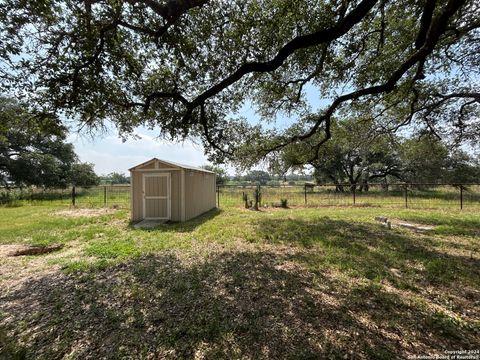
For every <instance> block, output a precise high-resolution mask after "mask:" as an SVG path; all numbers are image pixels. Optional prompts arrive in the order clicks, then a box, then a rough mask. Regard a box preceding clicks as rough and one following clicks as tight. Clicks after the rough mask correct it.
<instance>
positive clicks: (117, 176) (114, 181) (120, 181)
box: [100, 172, 130, 185]
mask: <svg viewBox="0 0 480 360" xmlns="http://www.w3.org/2000/svg"><path fill="white" fill-rule="evenodd" d="M100 184H105V185H106V184H110V185H127V184H130V176H126V175H125V174H121V173H117V172H111V173H109V174H106V175H101V176H100Z"/></svg>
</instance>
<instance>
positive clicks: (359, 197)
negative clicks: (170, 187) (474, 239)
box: [217, 183, 480, 209]
mask: <svg viewBox="0 0 480 360" xmlns="http://www.w3.org/2000/svg"><path fill="white" fill-rule="evenodd" d="M257 189H258V191H260V204H259V205H260V206H280V204H281V203H282V200H283V201H284V202H285V200H286V203H287V204H288V206H310V207H315V206H381V207H399V208H458V209H466V208H468V209H480V184H427V183H417V184H368V186H365V185H364V186H360V185H355V186H352V185H350V184H322V185H313V184H305V185H303V186H259V185H245V186H238V185H223V186H219V187H218V189H217V191H218V193H217V198H218V200H217V201H218V202H219V203H220V204H221V205H223V206H238V205H242V204H244V202H245V199H246V200H247V201H248V202H250V201H253V202H254V201H255V190H257ZM245 197H246V198H245Z"/></svg>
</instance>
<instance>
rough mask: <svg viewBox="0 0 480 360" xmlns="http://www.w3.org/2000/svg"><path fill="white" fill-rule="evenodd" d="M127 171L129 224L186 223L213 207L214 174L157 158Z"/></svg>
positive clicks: (214, 202) (214, 200)
mask: <svg viewBox="0 0 480 360" xmlns="http://www.w3.org/2000/svg"><path fill="white" fill-rule="evenodd" d="M129 170H130V184H131V217H132V221H140V220H144V219H145V220H172V221H187V220H189V219H192V218H194V217H196V216H198V215H200V214H203V213H204V212H206V211H208V210H210V209H213V208H215V207H216V198H215V195H216V179H215V173H214V172H211V171H208V170H205V169H200V168H196V167H193V166H188V165H181V164H177V163H173V162H171V161H165V160H159V159H157V158H153V159H151V160H149V161H147V162H144V163H142V164H139V165H137V166H135V167H133V168H131V169H129Z"/></svg>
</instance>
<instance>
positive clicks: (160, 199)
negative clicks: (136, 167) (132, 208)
mask: <svg viewBox="0 0 480 360" xmlns="http://www.w3.org/2000/svg"><path fill="white" fill-rule="evenodd" d="M170 189H171V186H170V174H169V173H165V174H144V175H143V218H144V219H170V212H171V196H170Z"/></svg>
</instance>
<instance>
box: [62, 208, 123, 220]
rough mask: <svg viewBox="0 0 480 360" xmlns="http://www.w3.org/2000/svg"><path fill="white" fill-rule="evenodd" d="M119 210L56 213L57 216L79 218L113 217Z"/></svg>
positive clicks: (81, 209) (91, 209)
mask: <svg viewBox="0 0 480 360" xmlns="http://www.w3.org/2000/svg"><path fill="white" fill-rule="evenodd" d="M117 211H118V210H117V209H110V208H72V207H71V208H69V209H68V210H62V211H57V212H55V215H57V216H63V217H70V218H78V217H96V216H104V215H111V214H114V213H115V212H117Z"/></svg>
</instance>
